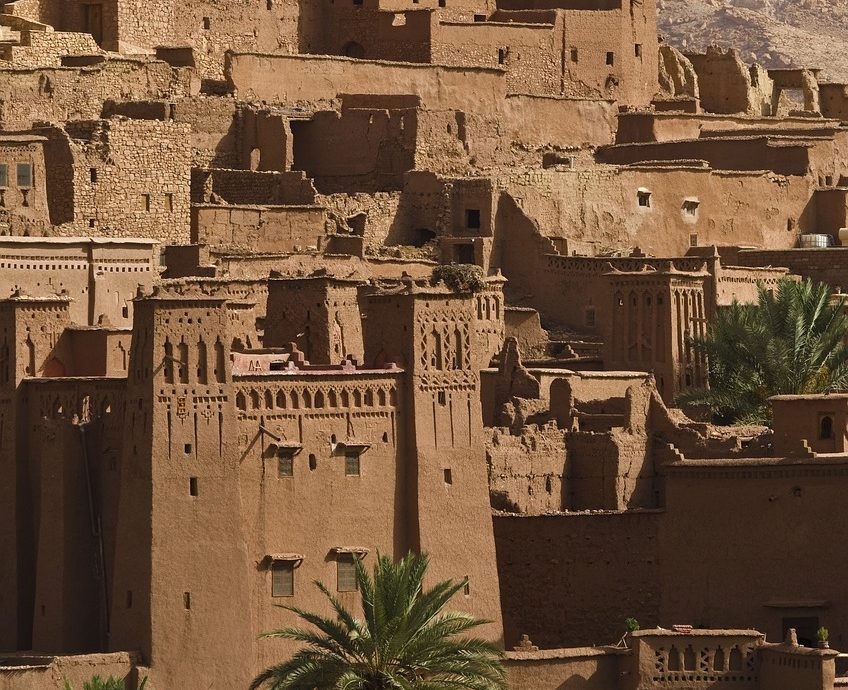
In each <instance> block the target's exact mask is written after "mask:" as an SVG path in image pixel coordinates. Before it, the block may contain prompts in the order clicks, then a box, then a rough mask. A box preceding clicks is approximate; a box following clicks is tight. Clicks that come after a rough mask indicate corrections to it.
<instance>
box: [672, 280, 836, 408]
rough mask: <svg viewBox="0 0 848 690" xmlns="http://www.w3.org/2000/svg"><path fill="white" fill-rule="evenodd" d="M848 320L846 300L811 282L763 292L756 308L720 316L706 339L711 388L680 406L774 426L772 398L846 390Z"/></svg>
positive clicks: (784, 283) (701, 344) (703, 347)
mask: <svg viewBox="0 0 848 690" xmlns="http://www.w3.org/2000/svg"><path fill="white" fill-rule="evenodd" d="M846 334H848V318H847V317H846V315H845V304H844V301H843V300H842V299H834V296H833V294H832V293H831V291H830V289H829V288H828V287H827V286H826V285H824V284H821V283H813V282H812V281H810V280H803V281H801V282H795V281H791V280H781V281H780V282H779V283H778V285H777V290H776V292H775V293H772V292H769V291H768V290H766V289H765V288H763V286H762V285H761V286H760V287H759V298H758V304H744V305H743V304H738V303H736V302H734V303H733V305H731V306H730V307H729V308H728V309H723V310H721V311H719V312H718V314H717V316H716V318H715V320H714V321H713V323H712V324H711V325H710V328H709V330H708V332H707V336H706V338H704V339H703V340H699V341H695V342H694V343H693V344H694V346H695V347H696V348H697V349H698V350H700V351H701V352H703V353H704V354H706V355H707V357H708V359H709V367H710V388H709V389H699V390H693V391H688V392H686V393H684V394H683V395H681V396H680V397H679V398H678V403H680V404H689V405H704V406H707V407H709V408H710V409H711V410H712V412H713V415H714V416H715V419H716V421H717V422H719V423H725V424H727V423H744V424H768V423H769V422H770V420H771V408H770V406H769V403H768V399H769V397H770V396H772V395H785V394H796V395H797V394H804V393H823V392H827V391H844V390H848V347H846V345H845V338H846Z"/></svg>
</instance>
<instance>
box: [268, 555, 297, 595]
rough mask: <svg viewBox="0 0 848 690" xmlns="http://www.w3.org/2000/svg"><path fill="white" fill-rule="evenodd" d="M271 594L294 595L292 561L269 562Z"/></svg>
mask: <svg viewBox="0 0 848 690" xmlns="http://www.w3.org/2000/svg"><path fill="white" fill-rule="evenodd" d="M271 596H272V597H293V596H294V563H293V562H292V561H274V562H273V563H272V564H271Z"/></svg>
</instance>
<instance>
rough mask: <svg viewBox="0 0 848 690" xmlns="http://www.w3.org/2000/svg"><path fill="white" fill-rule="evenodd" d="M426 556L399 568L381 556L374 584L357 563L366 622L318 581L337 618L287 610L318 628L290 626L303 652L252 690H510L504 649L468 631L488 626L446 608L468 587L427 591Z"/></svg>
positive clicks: (287, 633)
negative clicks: (506, 674)
mask: <svg viewBox="0 0 848 690" xmlns="http://www.w3.org/2000/svg"><path fill="white" fill-rule="evenodd" d="M427 565H428V558H427V556H426V555H416V554H413V553H410V554H408V555H407V556H406V557H404V558H403V559H402V560H401V561H399V562H398V563H393V562H392V561H391V559H389V558H388V557H387V556H383V555H381V554H379V553H378V554H377V562H376V564H375V565H374V574H373V578H372V577H371V575H369V573H368V572H367V571H366V569H365V567H364V566H363V565H362V562H361V561H360V560H358V559H357V561H356V580H357V583H358V587H359V592H360V596H361V600H362V611H363V614H364V615H363V618H362V619H358V618H355V617H354V616H353V615H352V614H351V613H350V612H348V611H347V610H346V609H345V608H344V606H343V605H342V604H341V602H339V601H338V600H337V599H336V598H335V597H334V596H333V595H332V594H331V593H330V591H329V590H328V589H327V588H326V587H325V586H324V585H323V584H322V583H320V582H316V583H315V584H316V586H317V587H318V588H319V589H320V590H321V592H322V593H323V594H324V596H326V597H327V599H328V600H329V602H330V605H331V606H332V608H333V610H334V611H335V614H336V617H335V619H333V618H326V617H324V616H320V615H318V614H314V613H310V612H308V611H304V610H302V609H299V608H295V607H288V606H287V607H285V608H287V609H289V610H290V611H293V612H294V613H296V614H297V615H298V616H300V618H302V619H303V620H304V621H306V622H307V623H309V624H310V625H312V626H314V628H315V630H311V629H310V630H304V629H301V628H286V629H284V630H275V631H273V632H269V633H265V635H263V637H282V638H286V639H290V640H297V641H298V642H302V643H303V644H304V645H305V646H304V648H303V649H301V650H300V651H298V652H297V653H296V654H295V656H294V657H293V658H292V659H291V660H289V661H285V662H283V663H281V664H278V665H276V666H272V667H271V668H268V669H266V670H265V671H263V672H262V673H260V674H259V675H258V676H257V677H256V678H255V679H254V681H253V684H252V685H251V686H250V687H251V690H256V689H258V688H262V687H264V688H267V689H268V690H390V689H391V690H505V688H506V687H507V686H506V680H505V676H504V669H503V666H502V664H501V656H502V653H501V651H500V650H499V649H498V648H497V647H495V646H494V645H492V644H491V643H489V642H486V641H485V640H482V639H479V638H474V637H467V636H465V633H467V632H468V631H470V630H472V629H473V628H476V627H477V626H479V625H481V624H483V623H485V622H486V621H482V620H479V619H476V618H473V617H472V616H470V615H468V614H465V613H460V612H451V611H448V612H445V611H443V610H442V609H443V608H444V606H445V605H446V604H447V603H448V601H449V600H450V599H451V598H452V597H453V596H454V595H455V594H456V593H457V592H458V591H459V590H460V589H462V587H463V586H464V584H465V582H464V581H463V582H459V583H454V582H452V581H450V580H448V581H445V582H440V583H439V584H437V585H435V586H434V587H433V588H432V589H429V590H424V588H423V585H422V583H423V579H424V574H425V572H426V570H427Z"/></svg>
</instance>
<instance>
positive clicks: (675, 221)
mask: <svg viewBox="0 0 848 690" xmlns="http://www.w3.org/2000/svg"><path fill="white" fill-rule="evenodd" d="M495 182H496V184H497V185H498V186H499V187H500V188H501V189H502V190H503V191H504V192H506V193H502V194H501V195H500V200H499V202H498V207H497V213H496V216H495V218H496V221H495V222H496V231H495V244H494V247H493V249H492V261H491V264H490V266H489V267H488V268H490V269H494V268H496V267H500V268H501V269H502V270H503V273H504V275H505V276H506V277H507V278H508V279H509V280H510V282H509V283H508V284H507V290H508V291H509V292H510V293H511V294H512V295H527V294H532V295H534V296H535V298H536V301H535V302H534V303H533V304H534V306H536V307H537V308H539V309H540V311H541V312H542V316H543V320H544V319H545V318H546V317H548V316H552V315H554V314H564V313H568V311H569V310H572V311H573V309H575V308H577V309H579V311H581V312H582V311H583V310H584V308H585V306H590V305H589V302H588V296H587V299H583V300H574V299H573V298H572V297H569V299H568V300H565V299H559V297H558V296H562V295H573V293H572V292H571V291H570V290H571V289H573V288H574V286H565V285H563V286H562V287H561V288H559V287H554V286H555V285H557V284H558V281H559V278H556V277H554V276H555V275H556V274H557V273H558V271H557V269H556V268H555V267H556V265H557V261H558V259H557V258H556V256H549V255H552V254H555V253H556V250H555V249H554V247H553V245H552V244H551V242H550V240H548V239H547V238H548V237H550V238H563V239H567V240H569V241H572V240H575V241H578V242H582V241H586V242H587V243H589V246H591V247H592V248H594V250H595V251H601V250H603V249H606V248H613V247H617V248H628V247H633V246H638V247H640V248H641V249H642V250H643V251H644V252H646V253H648V254H651V255H658V256H675V255H680V254H682V253H683V252H685V251H686V250H687V249H689V245H691V244H693V243H697V244H698V245H707V246H708V245H710V244H721V243H722V239H721V238H723V237H730V236H732V237H734V238H735V239H736V240H737V241H739V243H740V244H747V245H753V246H763V247H769V248H781V249H787V248H789V247H792V246H794V245H795V243H796V241H797V234H798V233H799V232H813V231H814V229H815V227H816V208H815V197H812V188H811V184H810V181H809V180H807V179H804V178H796V177H792V178H775V177H774V176H772V175H751V174H745V173H720V172H716V171H709V170H703V169H697V168H684V169H680V168H676V169H663V168H647V167H646V168H636V169H596V170H591V171H570V172H566V171H562V172H554V171H540V172H536V173H533V174H526V175H519V174H515V175H513V176H511V177H508V176H505V177H503V178H500V179H497V180H496V181H495ZM640 189H644V190H647V191H648V192H650V194H651V196H650V206H649V207H643V206H640V204H639V190H640ZM562 199H575V200H580V203H576V204H574V205H572V204H564V203H562V202H561V200H562ZM514 200H519V201H520V202H521V207H520V208H519V207H518V205H517V204H516V203H515V201H514ZM687 201H696V203H697V205H696V206H694V204H693V206H694V209H693V212H690V210H689V208H691V206H690V207H689V208H687ZM519 245H520V246H521V247H522V249H521V250H520V251H517V250H516V249H514V248H516V247H518V246H519ZM533 245H536V250H535V252H534V251H532V250H529V249H528V248H529V247H532V246H533ZM769 263H770V264H771V265H779V266H785V265H786V263H785V262H782V261H781V262H777V261H774V262H767V263H766V264H765V265H768V264H769ZM759 265H763V264H759ZM790 268H791V267H790ZM549 271H550V272H551V274H552V275H546V274H547V273H548V272H549ZM793 272H797V271H793ZM542 276H545V277H544V278H542ZM542 279H544V281H545V288H544V289H542V288H541V287H539V285H537V283H536V281H537V280H542ZM552 280H553V281H554V282H551V281H552ZM578 289H580V287H579V286H578ZM546 302H551V304H550V305H548V304H547V303H546ZM554 302H555V304H554ZM601 314H602V312H601V311H598V315H601ZM578 317H579V319H580V320H579V321H578V322H577V323H580V324H582V325H581V326H580V327H581V328H585V323H584V318H585V316H584V315H583V314H582V313H581V314H579V315H578Z"/></svg>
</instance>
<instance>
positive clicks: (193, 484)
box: [188, 477, 197, 496]
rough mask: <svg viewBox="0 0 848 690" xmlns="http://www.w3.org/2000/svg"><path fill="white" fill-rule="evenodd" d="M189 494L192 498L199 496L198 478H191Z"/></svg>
mask: <svg viewBox="0 0 848 690" xmlns="http://www.w3.org/2000/svg"><path fill="white" fill-rule="evenodd" d="M188 493H189V495H191V496H197V477H190V478H189V480H188Z"/></svg>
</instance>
